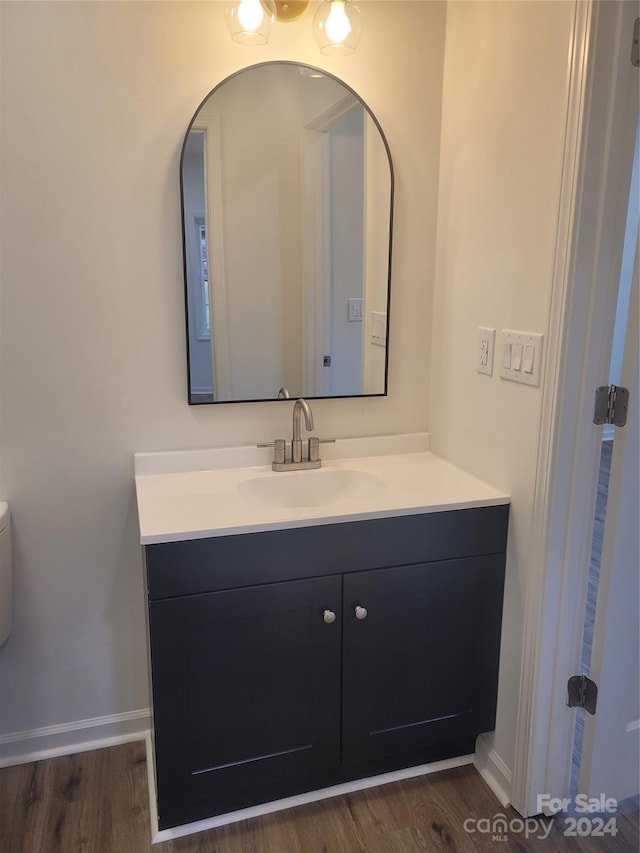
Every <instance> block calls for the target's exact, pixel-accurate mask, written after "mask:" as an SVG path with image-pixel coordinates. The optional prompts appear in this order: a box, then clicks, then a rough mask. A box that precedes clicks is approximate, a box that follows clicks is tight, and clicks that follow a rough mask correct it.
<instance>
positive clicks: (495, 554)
mask: <svg viewBox="0 0 640 853" xmlns="http://www.w3.org/2000/svg"><path fill="white" fill-rule="evenodd" d="M408 438H409V440H408V442H407V441H405V442H404V444H403V443H402V440H401V439H402V437H398V438H397V439H395V440H393V439H392V440H390V441H389V440H386V441H387V443H386V444H385V445H384V448H383V449H386V450H387V451H388V450H389V449H390V448H391V452H386V453H384V454H379V455H369V456H367V455H358V453H364V454H366V453H370V452H371V451H372V450H374V451H375V450H376V447H375V446H374V445H375V440H364V442H360V443H358V442H357V441H356V440H353V441H351V442H349V441H346V442H345V441H342V442H337V443H336V445H335V447H332V448H331V450H330V451H327V455H331V456H332V457H333V458H332V459H330V460H329V461H326V462H325V464H324V467H323V468H322V469H321V470H320V471H312V472H291V473H286V474H278V473H274V472H272V471H271V470H270V469H269V467H268V465H267V464H264V463H265V462H266V460H267V457H265V458H264V462H263V464H262V465H259V466H255V465H251V464H248V465H247V464H242V462H243V461H244V462H245V463H246V462H247V461H249V462H251V461H255V460H256V459H258V458H259V459H260V461H263V457H262V456H260V457H257V456H256V454H258V453H264V452H263V451H257V450H255V449H253V448H240V449H237V450H236V451H235V459H236V461H239V462H240V463H241V464H239V465H237V467H236V466H235V465H234V463H233V453H231V457H232V458H231V461H230V458H229V454H227V456H226V457H225V456H224V451H202V452H200V455H198V452H194V453H187V454H137V455H136V472H137V475H136V487H137V495H138V507H139V516H140V527H141V540H142V543H143V546H144V554H145V563H146V574H147V590H148V627H149V649H150V668H151V682H152V695H153V749H154V755H153V760H154V764H155V786H156V795H157V809H158V827H159V829H160V830H165V829H168V828H171V827H176V826H182V825H184V824H191V823H193V822H196V821H202V820H204V819H206V818H210V817H212V816H214V815H228V814H230V813H237V812H239V810H240V813H239V814H237V816H236V817H237V818H239V817H242V816H243V813H242V811H241V810H243V809H247V808H248V807H252V806H256V805H258V804H273V803H274V802H276V801H279V800H283V798H288V797H291V796H293V795H297V794H301V793H303V792H310V791H317V790H324V789H327V788H330V787H332V786H335V785H339V784H341V783H345V782H349V781H352V780H364V779H370V778H371V777H375V776H377V775H379V774H383V773H387V772H389V771H394V770H400V769H402V768H410V767H415V766H416V765H425V764H430V763H432V762H436V761H440V760H442V759H446V758H452V757H455V756H466V755H470V754H472V753H473V752H474V748H475V739H476V737H477V735H478V734H479V733H481V732H485V731H489V730H491V729H492V728H493V727H494V722H495V706H496V692H497V679H498V660H499V651H500V626H501V618H502V597H503V583H504V566H505V547H506V534H507V521H508V511H509V507H508V497H507V496H506V495H504V494H502V493H500V492H498V491H497V490H495V489H493V488H492V487H490V486H488V485H486V484H484V483H481V482H480V481H478V480H476V479H475V478H473V477H470V476H469V475H467V474H466V473H464V472H462V471H460V470H459V469H456V468H454V467H453V466H451V465H448V464H447V463H446V462H444V461H443V460H441V459H439V458H438V457H436V456H435V455H434V454H431V453H429V452H428V451H424V450H418V452H415V451H416V449H417V448H420V447H423V446H424V442H423V440H422V439H421V438H420V437H417V436H413V437H408ZM381 441H382V440H381ZM367 442H368V443H367ZM372 442H373V444H372ZM406 447H408V448H409V451H410V452H402V451H403V450H404V449H406ZM362 448H364V449H362ZM377 449H380V448H377ZM411 451H413V452H411ZM345 453H346V454H350V455H349V456H347V457H346V458H340V455H341V454H345ZM216 464H219V465H220V466H221V467H217V468H216V467H215V465H216ZM203 466H204V467H203ZM323 477H324V481H323V480H322V478H323ZM294 478H296V479H294ZM300 478H302V479H300ZM305 478H308V479H306V480H305ZM301 483H302V486H301V485H300V484H301ZM247 484H249V485H247ZM260 484H262V485H260ZM207 525H208V526H207ZM264 810H265V811H267V810H271V806H268V807H265V809H264Z"/></svg>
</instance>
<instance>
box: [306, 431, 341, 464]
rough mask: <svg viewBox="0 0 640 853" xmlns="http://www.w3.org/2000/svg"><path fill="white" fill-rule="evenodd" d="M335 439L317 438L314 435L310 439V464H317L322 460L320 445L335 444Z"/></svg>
mask: <svg viewBox="0 0 640 853" xmlns="http://www.w3.org/2000/svg"><path fill="white" fill-rule="evenodd" d="M334 443H335V438H317V437H316V436H315V435H312V436H311V437H310V438H309V462H317V461H318V460H319V459H320V447H319V445H320V444H334Z"/></svg>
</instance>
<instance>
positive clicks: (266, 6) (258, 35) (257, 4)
mask: <svg viewBox="0 0 640 853" xmlns="http://www.w3.org/2000/svg"><path fill="white" fill-rule="evenodd" d="M275 16H276V9H275V5H274V4H273V3H272V2H269V0H237V2H235V3H229V4H228V5H227V7H226V8H225V11H224V19H225V21H226V24H227V28H228V30H229V32H230V34H231V38H232V39H233V40H234V41H237V42H239V43H240V44H266V43H267V42H268V41H269V36H270V34H271V27H272V25H273V22H274V20H275Z"/></svg>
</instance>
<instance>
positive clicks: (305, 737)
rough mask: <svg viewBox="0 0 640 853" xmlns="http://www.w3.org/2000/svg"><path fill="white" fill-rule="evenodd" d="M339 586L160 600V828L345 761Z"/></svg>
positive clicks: (286, 786) (154, 652)
mask: <svg viewBox="0 0 640 853" xmlns="http://www.w3.org/2000/svg"><path fill="white" fill-rule="evenodd" d="M341 586H342V582H341V579H340V577H337V576H336V577H327V578H320V579H315V580H300V581H291V582H286V583H275V584H266V585H264V586H255V587H247V588H244V589H234V590H228V591H224V592H215V593H207V594H203V595H193V596H188V597H185V598H176V599H167V600H163V601H156V602H151V604H150V632H151V663H152V675H153V703H154V708H153V711H154V730H155V753H156V776H157V790H158V812H159V825H160V828H161V829H163V828H166V827H169V826H176V825H179V824H180V823H186V822H190V821H193V820H197V819H200V818H203V817H209V816H211V815H215V814H220V813H223V812H228V811H232V810H234V809H236V808H241V807H244V806H246V805H250V804H253V803H258V802H265V801H268V800H271V799H276V798H278V797H280V796H284V795H286V794H287V793H291V792H293V790H295V789H296V788H298V787H300V784H301V783H300V778H301V777H304V776H306V775H309V774H312V773H314V772H317V771H319V770H324V769H327V768H330V767H331V766H337V764H338V762H339V746H340V728H339V727H340V647H341V611H340V598H341ZM325 609H329V610H331V611H333V612H334V613H335V615H336V618H335V621H333V622H326V621H325V620H324V611H325ZM329 618H331V617H329ZM296 780H297V781H296Z"/></svg>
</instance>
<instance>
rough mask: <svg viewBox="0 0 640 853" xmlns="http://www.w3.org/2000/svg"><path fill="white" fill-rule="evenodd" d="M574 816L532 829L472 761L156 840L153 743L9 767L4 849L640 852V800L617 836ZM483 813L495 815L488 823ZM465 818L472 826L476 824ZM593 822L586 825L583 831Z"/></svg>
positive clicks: (1, 774)
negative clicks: (497, 821)
mask: <svg viewBox="0 0 640 853" xmlns="http://www.w3.org/2000/svg"><path fill="white" fill-rule="evenodd" d="M505 811H506V819H507V821H508V823H511V826H510V827H508V829H507V833H506V834H507V838H506V839H505V840H498V838H496V837H493V836H492V833H491V831H487V830H488V829H489V828H490V827H492V823H493V819H494V818H495V817H496V816H497V815H498V814H500V813H504V812H505ZM592 817H593V816H592ZM565 818H566V816H563V817H562V818H556V819H555V820H554V821H550V820H549V819H543V820H542V822H540V823H537V824H533V823H531V824H530V825H529V837H528V838H527V833H526V829H525V828H523V827H521V826H520V825H519V823H518V821H519V816H518V815H517V813H516V812H515V811H513V810H512V809H507V810H503V809H502V808H501V807H500V805H499V803H498V801H497V800H496V799H495V798H494V796H493V794H492V793H491V791H490V790H489V788H488V787H487V786H486V784H485V783H484V781H483V780H482V779H481V777H480V776H479V775H478V773H477V772H476V771H475V769H474V768H473V767H471V766H467V767H461V768H457V769H454V770H446V771H443V772H441V773H435V774H431V775H429V776H423V777H420V778H417V779H411V780H408V781H405V782H396V783H393V784H390V785H386V786H384V787H380V788H372V789H370V790H368V791H361V792H358V793H354V794H348V795H346V796H342V797H335V798H334V799H331V800H324V801H323V802H319V803H312V804H310V805H306V806H301V807H299V808H297V809H293V810H289V811H282V812H277V813H275V814H271V815H267V816H264V817H260V818H254V819H253V820H248V821H244V822H242V823H237V824H233V825H230V826H226V827H220V828H218V829H215V830H210V831H208V832H204V833H200V834H198V835H192V836H189V837H186V838H181V839H177V840H175V841H169V842H164V843H162V844H159V845H156V846H154V847H153V848H152V845H151V842H150V826H149V801H148V793H147V771H146V760H145V746H144V743H141V742H139V743H132V744H126V745H123V746H117V747H112V748H109V749H101V750H95V751H93V752H84V753H79V754H77V755H72V756H64V757H61V758H54V759H50V760H47V761H40V762H37V763H34V764H24V765H21V766H18V767H8V768H4V769H2V770H0V851H1V853H76V851H82V853H147V851H150V850H152V849H153V850H154V851H155V852H156V853H178V851H179V852H180V853H356V851H359V853H414V851H415V853H419V852H420V851H421V852H422V853H424V851H434V853H435V851H443V850H447V851H457V850H460V851H470V853H471V851H484V850H499V851H511V850H518V851H544V853H553V851H559V850H569V851H572V850H573V851H600V850H603V851H604V850H606V851H609V853H616V852H617V851H621V853H622V852H623V853H636V851H638V801H637V799H635V800H633V801H627V802H626V803H624V804H622V807H621V808H620V809H619V811H618V812H617V813H616V815H615V822H616V829H617V835H615V836H612V835H606V836H604V837H601V838H596V837H580V836H579V835H576V836H575V837H567V836H565V835H564V832H565V831H566V830H567V829H568V828H570V826H569V825H567V824H566V822H565ZM481 819H485V821H486V824H482V823H480V824H478V823H477V821H479V820H481ZM465 821H467V824H466V826H467V830H471V831H465ZM513 821H515V823H512V822H513ZM550 823H552V824H553V826H552V827H551V831H550V834H549V835H548V837H547V838H544V836H546V835H547V831H548V827H549V824H550ZM592 825H593V824H592ZM585 826H586V824H585V823H584V822H583V824H582V826H581V829H582V831H584V829H585ZM485 827H486V828H485ZM497 828H498V829H500V827H497ZM587 828H588V827H587ZM472 830H475V831H472ZM483 830H484V831H483ZM500 838H502V835H501V836H500Z"/></svg>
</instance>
